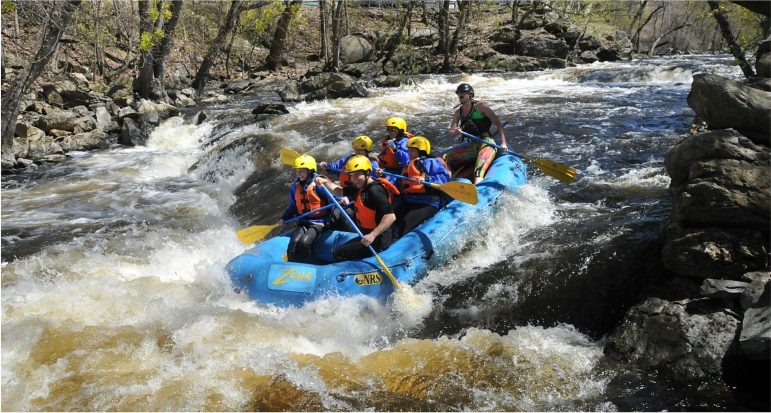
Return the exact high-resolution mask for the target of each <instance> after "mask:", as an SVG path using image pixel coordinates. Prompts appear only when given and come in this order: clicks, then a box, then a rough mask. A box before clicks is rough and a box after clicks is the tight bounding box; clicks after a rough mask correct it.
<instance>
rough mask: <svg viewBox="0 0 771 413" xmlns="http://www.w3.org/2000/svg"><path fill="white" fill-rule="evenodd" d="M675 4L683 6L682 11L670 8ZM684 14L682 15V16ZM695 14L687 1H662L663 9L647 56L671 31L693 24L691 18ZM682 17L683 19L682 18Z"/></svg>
mask: <svg viewBox="0 0 771 413" xmlns="http://www.w3.org/2000/svg"><path fill="white" fill-rule="evenodd" d="M676 6H682V7H685V11H684V13H674V12H673V11H672V9H673V8H674V7H676ZM673 14H677V16H676V17H673ZM683 14H684V17H683ZM696 15H697V13H696V9H695V8H693V7H691V5H690V4H688V3H685V2H683V3H676V4H674V5H673V4H672V3H664V9H663V12H662V13H661V15H660V16H659V19H658V20H659V23H660V26H661V27H660V29H659V34H658V36H657V37H656V38H655V39H654V40H653V43H652V44H651V47H650V50H649V51H648V56H653V53H654V51H655V50H656V48H657V47H659V46H660V45H661V44H660V42H661V41H662V40H663V39H665V38H667V37H668V36H670V35H672V34H673V33H675V32H677V31H679V30H682V29H684V28H686V27H690V26H691V25H692V24H693V20H692V19H693V18H695V17H696ZM683 19H684V20H683Z"/></svg>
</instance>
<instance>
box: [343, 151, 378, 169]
mask: <svg viewBox="0 0 771 413" xmlns="http://www.w3.org/2000/svg"><path fill="white" fill-rule="evenodd" d="M356 171H372V163H371V162H370V161H369V158H367V157H366V156H361V155H354V156H351V159H348V162H346V163H345V172H346V173H352V172H356Z"/></svg>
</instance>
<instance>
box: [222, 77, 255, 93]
mask: <svg viewBox="0 0 771 413" xmlns="http://www.w3.org/2000/svg"><path fill="white" fill-rule="evenodd" d="M252 86H254V80H252V79H241V80H234V81H232V82H228V83H227V84H226V85H225V86H224V90H225V93H229V94H235V93H243V92H246V91H248V90H249V89H250V88H251V87H252Z"/></svg>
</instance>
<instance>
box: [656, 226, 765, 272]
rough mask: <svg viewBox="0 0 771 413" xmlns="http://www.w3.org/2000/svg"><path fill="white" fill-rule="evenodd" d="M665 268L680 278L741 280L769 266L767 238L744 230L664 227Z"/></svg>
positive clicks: (662, 254) (662, 258) (663, 253)
mask: <svg viewBox="0 0 771 413" xmlns="http://www.w3.org/2000/svg"><path fill="white" fill-rule="evenodd" d="M663 232H664V234H663V236H664V247H663V248H662V252H661V260H662V261H663V263H664V266H665V267H666V268H667V269H668V270H670V271H672V272H674V273H676V274H681V275H689V276H692V277H700V278H728V279H733V280H738V279H739V277H741V275H742V274H744V273H745V272H749V271H756V270H760V269H762V268H764V267H765V266H766V265H768V253H769V251H768V246H767V242H768V237H764V236H763V234H762V233H761V232H760V231H757V230H752V229H741V228H706V229H684V228H682V227H680V226H679V225H677V224H674V223H670V224H669V225H666V226H665V227H664V231H663Z"/></svg>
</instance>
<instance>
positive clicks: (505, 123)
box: [436, 121, 509, 158]
mask: <svg viewBox="0 0 771 413" xmlns="http://www.w3.org/2000/svg"><path fill="white" fill-rule="evenodd" d="M508 124H509V121H506V122H503V127H504V128H505V127H506V125H508ZM498 132H500V130H499V129H496V130H495V133H493V138H494V137H495V135H497V134H498ZM469 145H471V142H463V143H459V144H457V145H455V146H452V147H450V148H447V149H445V150H443V151H441V152H439V154H438V155H436V157H437V158H441V157H442V156H443V155H444V154H446V153H448V152H450V151H452V150H455V149H458V148H463V147H465V146H469Z"/></svg>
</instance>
